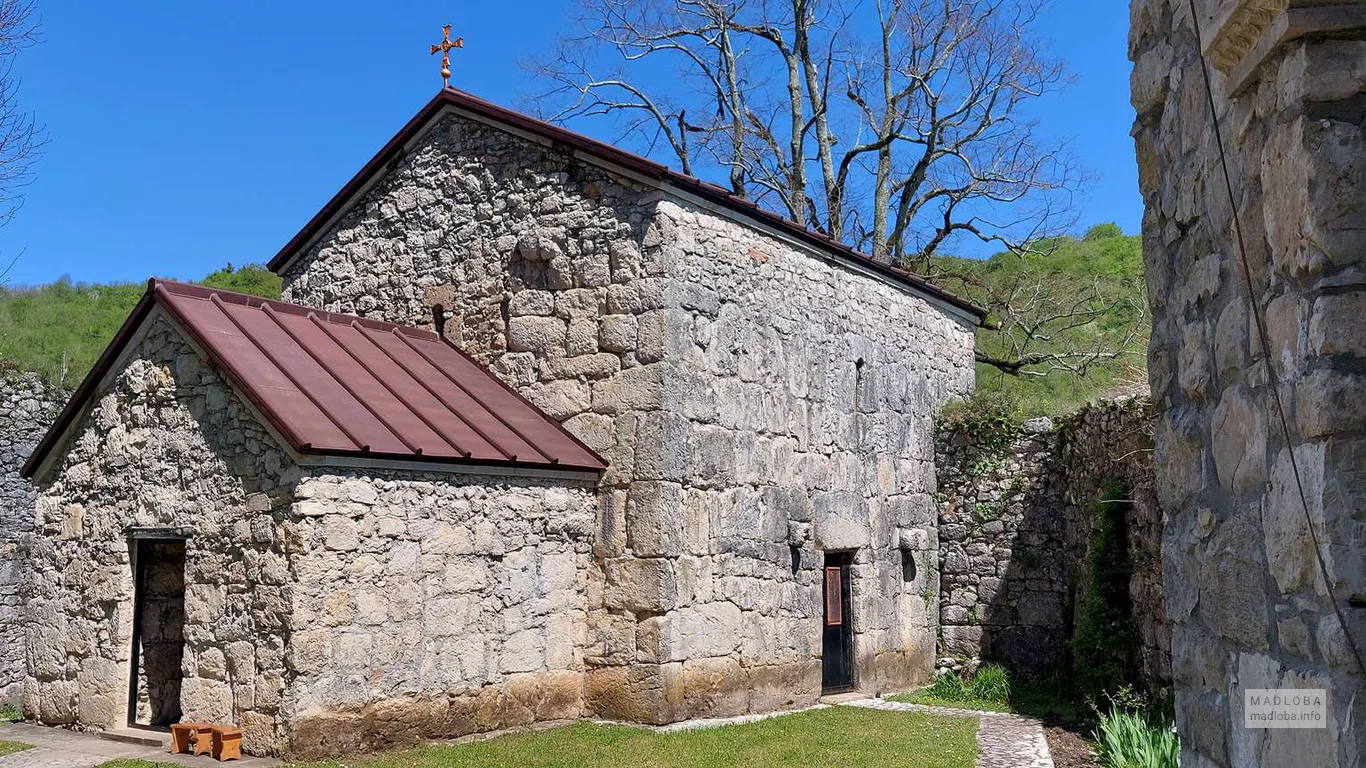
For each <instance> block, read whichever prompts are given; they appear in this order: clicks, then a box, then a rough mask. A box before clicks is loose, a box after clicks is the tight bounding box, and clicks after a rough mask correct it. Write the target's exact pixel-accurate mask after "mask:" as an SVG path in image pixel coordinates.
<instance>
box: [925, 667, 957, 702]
mask: <svg viewBox="0 0 1366 768" xmlns="http://www.w3.org/2000/svg"><path fill="white" fill-rule="evenodd" d="M924 692H925V693H926V694H927V695H930V696H933V697H934V698H936V699H943V700H945V701H962V700H963V699H966V698H967V695H968V689H967V687H966V686H965V685H963V678H961V677H959V676H958V675H957V674H955V673H953V672H948V671H945V672H941V673H940V674H939V676H938V677H936V678H935V679H934V682H933V683H932V684H930V687H929V688H926V689H925V691H924Z"/></svg>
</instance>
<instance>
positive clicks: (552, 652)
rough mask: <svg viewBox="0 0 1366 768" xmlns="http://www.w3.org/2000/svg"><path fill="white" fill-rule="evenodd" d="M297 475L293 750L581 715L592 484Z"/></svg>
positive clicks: (332, 750) (350, 746) (404, 740)
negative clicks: (302, 477)
mask: <svg viewBox="0 0 1366 768" xmlns="http://www.w3.org/2000/svg"><path fill="white" fill-rule="evenodd" d="M307 471H308V476H307V477H306V478H305V479H304V480H303V481H302V482H301V483H300V484H299V485H298V487H297V489H296V491H295V497H296V498H297V499H298V501H297V502H296V503H295V504H294V508H293V514H294V516H295V519H296V521H297V526H298V527H297V535H298V537H299V540H300V542H301V543H302V545H303V548H302V550H301V551H300V552H299V553H298V554H297V555H295V557H294V558H293V561H292V565H293V567H294V571H295V573H296V574H297V577H298V582H297V583H296V584H295V587H294V590H293V592H292V596H291V598H292V599H291V606H290V607H291V617H292V622H293V623H292V626H293V630H294V631H293V634H292V636H291V640H290V652H289V664H290V668H291V669H292V670H294V671H295V672H296V673H297V677H296V678H295V679H294V680H293V682H292V683H291V686H290V690H289V691H288V693H287V695H286V702H287V703H286V710H287V711H288V713H289V717H290V719H291V721H292V722H291V729H292V734H291V737H290V751H291V752H293V753H296V754H303V755H314V754H336V753H339V752H341V753H348V754H353V753H355V752H357V751H363V750H372V749H379V748H383V747H388V746H394V745H399V744H408V743H412V742H415V741H418V740H425V739H442V738H455V737H459V736H464V735H466V734H469V733H473V732H476V731H488V730H498V729H505V728H512V727H517V726H522V725H526V724H528V723H531V722H535V721H544V720H557V719H567V718H576V717H580V716H582V715H583V713H584V709H583V669H584V659H583V657H584V647H585V645H586V643H587V640H588V630H587V624H586V619H587V613H588V588H589V579H588V573H589V571H590V569H591V567H592V554H591V552H592V543H593V526H594V514H595V511H596V501H595V498H594V492H593V488H592V484H591V483H585V482H582V481H578V482H574V481H565V480H547V479H539V480H538V479H515V478H505V477H489V476H484V475H466V474H452V473H441V474H421V473H409V472H403V473H396V472H391V471H386V472H380V471H363V472H362V471H359V470H356V471H338V470H323V469H317V470H307Z"/></svg>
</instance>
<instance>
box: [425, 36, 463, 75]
mask: <svg viewBox="0 0 1366 768" xmlns="http://www.w3.org/2000/svg"><path fill="white" fill-rule="evenodd" d="M441 37H442V40H441V45H433V46H432V55H433V56H435V55H436V52H437V51H441V87H442V88H449V87H451V49H452V48H464V47H465V38H463V37H457V38H455V39H454V40H452V39H451V25H450V24H447V25H445V26H444V27H442V28H441Z"/></svg>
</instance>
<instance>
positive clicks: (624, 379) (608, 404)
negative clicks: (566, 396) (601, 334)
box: [593, 365, 664, 414]
mask: <svg viewBox="0 0 1366 768" xmlns="http://www.w3.org/2000/svg"><path fill="white" fill-rule="evenodd" d="M663 402H664V367H663V366H662V365H641V366H637V367H635V368H628V369H626V370H624V371H622V372H621V373H618V374H616V375H614V376H611V377H609V378H607V379H603V380H601V381H597V382H594V384H593V410H595V411H597V412H598V413H606V414H618V413H623V412H625V411H652V410H657V409H659V408H661V407H662V406H663Z"/></svg>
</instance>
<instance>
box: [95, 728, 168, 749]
mask: <svg viewBox="0 0 1366 768" xmlns="http://www.w3.org/2000/svg"><path fill="white" fill-rule="evenodd" d="M100 738H101V739H105V740H107V741H118V742H122V743H124V744H136V745H138V746H142V747H161V748H162V749H170V748H171V734H169V733H166V732H164V731H154V730H152V729H150V728H115V729H112V730H108V731H100Z"/></svg>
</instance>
